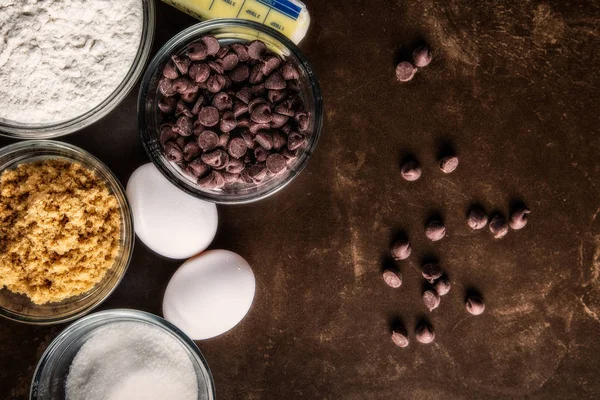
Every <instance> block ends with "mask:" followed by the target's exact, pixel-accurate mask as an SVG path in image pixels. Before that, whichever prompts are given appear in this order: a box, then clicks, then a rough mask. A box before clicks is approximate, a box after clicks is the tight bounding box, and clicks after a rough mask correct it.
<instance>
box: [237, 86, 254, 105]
mask: <svg viewBox="0 0 600 400" xmlns="http://www.w3.org/2000/svg"><path fill="white" fill-rule="evenodd" d="M235 97H237V98H238V99H240V100H241V101H243V102H244V103H246V104H248V103H250V100H252V92H251V91H250V88H249V87H248V86H244V87H243V88H241V89H240V90H239V91H238V92H237V93H236V94H235Z"/></svg>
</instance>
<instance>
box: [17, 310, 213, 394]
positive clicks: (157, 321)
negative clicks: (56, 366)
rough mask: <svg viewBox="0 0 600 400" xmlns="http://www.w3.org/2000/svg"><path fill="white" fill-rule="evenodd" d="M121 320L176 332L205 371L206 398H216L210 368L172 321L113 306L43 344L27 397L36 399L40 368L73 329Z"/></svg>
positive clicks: (44, 365)
mask: <svg viewBox="0 0 600 400" xmlns="http://www.w3.org/2000/svg"><path fill="white" fill-rule="evenodd" d="M121 320H123V321H127V320H135V321H137V322H145V323H150V324H152V325H153V326H156V327H157V328H159V329H163V330H166V331H168V332H169V333H172V334H174V336H176V337H177V338H178V339H179V340H180V341H181V343H182V344H183V345H185V346H186V347H187V348H188V350H190V352H192V353H193V354H194V355H196V356H197V358H198V359H199V360H200V365H201V367H202V368H203V369H204V371H205V372H206V378H207V379H206V380H207V382H205V383H206V384H207V389H208V390H207V391H208V394H209V399H208V400H214V399H216V390H215V382H214V378H213V376H212V372H211V370H210V367H209V366H208V362H207V361H206V358H205V357H204V355H203V354H202V352H201V351H200V349H199V348H198V346H197V345H196V343H194V341H193V340H192V339H190V338H189V337H188V336H187V335H186V334H185V333H183V332H182V331H181V330H180V329H179V328H177V327H176V326H175V325H173V324H172V323H170V322H169V321H167V320H166V319H164V318H162V317H159V316H158V315H156V314H152V313H149V312H146V311H141V310H135V309H130V308H114V309H110V310H104V311H98V312H95V313H93V314H90V315H87V316H85V317H83V318H81V319H79V320H77V321H75V322H73V323H72V324H70V325H69V326H67V327H66V328H65V329H63V330H62V331H61V332H60V333H59V334H58V336H56V337H55V338H54V339H53V340H52V342H50V344H49V345H48V347H46V349H45V350H44V353H43V354H42V356H41V357H40V359H39V361H38V363H37V365H36V367H35V371H34V373H33V378H32V379H31V386H30V387H29V399H30V400H36V399H37V394H36V393H35V391H36V390H37V387H38V385H39V380H40V377H41V374H42V372H43V371H44V368H46V367H47V366H48V365H50V366H52V364H50V362H51V360H52V356H53V355H54V351H56V348H57V346H58V345H59V344H61V343H62V342H63V341H65V340H67V339H68V338H70V337H71V336H72V335H73V334H74V333H76V332H77V329H78V328H80V327H81V326H82V325H83V326H84V325H86V324H90V323H92V322H95V321H103V322H104V323H105V324H106V323H110V322H118V321H121Z"/></svg>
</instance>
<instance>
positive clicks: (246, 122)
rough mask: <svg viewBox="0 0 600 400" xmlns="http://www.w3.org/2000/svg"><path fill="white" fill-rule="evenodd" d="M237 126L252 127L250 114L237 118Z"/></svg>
mask: <svg viewBox="0 0 600 400" xmlns="http://www.w3.org/2000/svg"><path fill="white" fill-rule="evenodd" d="M237 123H238V124H237V127H238V128H249V127H250V118H249V117H248V116H243V117H240V118H238V119H237Z"/></svg>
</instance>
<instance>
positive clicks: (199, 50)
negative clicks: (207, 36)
mask: <svg viewBox="0 0 600 400" xmlns="http://www.w3.org/2000/svg"><path fill="white" fill-rule="evenodd" d="M187 55H188V57H189V58H190V60H192V61H200V60H204V59H205V58H206V56H207V55H208V48H207V47H206V44H205V43H203V42H196V43H192V44H190V45H188V47H187Z"/></svg>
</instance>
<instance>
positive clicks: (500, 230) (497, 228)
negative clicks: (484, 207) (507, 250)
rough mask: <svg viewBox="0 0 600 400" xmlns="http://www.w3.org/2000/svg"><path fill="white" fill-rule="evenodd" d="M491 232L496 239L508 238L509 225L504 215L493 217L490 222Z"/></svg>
mask: <svg viewBox="0 0 600 400" xmlns="http://www.w3.org/2000/svg"><path fill="white" fill-rule="evenodd" d="M490 232H492V234H493V235H494V238H496V239H500V238H503V237H504V236H506V234H507V233H508V224H507V223H506V219H504V217H503V216H502V215H500V214H496V215H494V216H493V217H492V219H491V220H490Z"/></svg>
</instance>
